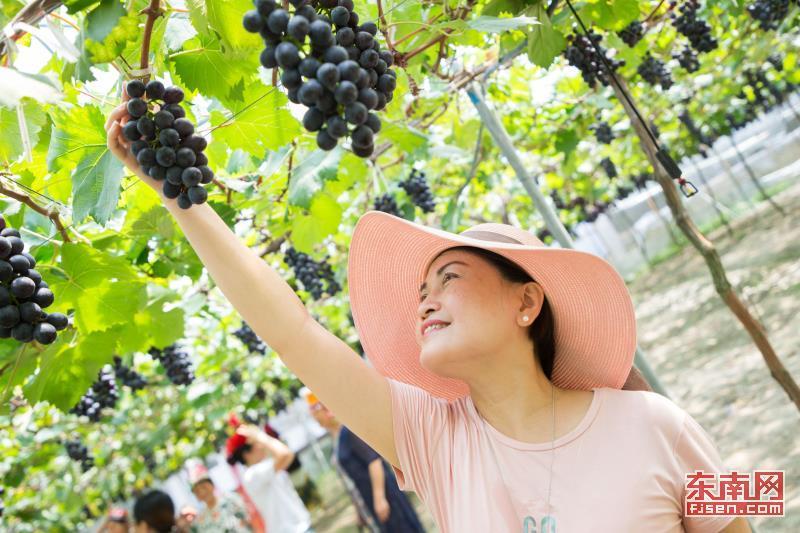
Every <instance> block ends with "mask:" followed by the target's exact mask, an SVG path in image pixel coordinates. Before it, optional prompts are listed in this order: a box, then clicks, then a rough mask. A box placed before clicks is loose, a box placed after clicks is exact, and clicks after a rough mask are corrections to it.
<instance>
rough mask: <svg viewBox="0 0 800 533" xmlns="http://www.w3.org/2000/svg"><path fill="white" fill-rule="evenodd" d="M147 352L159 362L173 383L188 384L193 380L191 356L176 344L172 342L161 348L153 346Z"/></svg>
mask: <svg viewBox="0 0 800 533" xmlns="http://www.w3.org/2000/svg"><path fill="white" fill-rule="evenodd" d="M147 353H149V354H150V356H151V357H152V358H153V359H156V360H157V361H159V362H160V363H161V366H163V367H164V370H166V372H167V378H169V380H170V381H171V382H172V384H173V385H189V384H191V383H192V381H194V369H193V368H192V360H191V357H190V356H189V353H188V352H186V351H185V350H183V349H181V348H180V347H179V346H178V345H176V344H172V345H170V346H167V347H166V348H164V349H163V350H159V349H158V348H155V347H153V348H150V350H149V351H148V352H147Z"/></svg>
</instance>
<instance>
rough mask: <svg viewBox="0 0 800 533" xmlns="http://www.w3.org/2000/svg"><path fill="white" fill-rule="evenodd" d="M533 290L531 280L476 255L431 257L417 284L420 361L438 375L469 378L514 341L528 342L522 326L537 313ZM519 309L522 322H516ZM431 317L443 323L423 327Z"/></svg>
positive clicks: (448, 253)
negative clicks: (510, 276)
mask: <svg viewBox="0 0 800 533" xmlns="http://www.w3.org/2000/svg"><path fill="white" fill-rule="evenodd" d="M526 288H527V290H526ZM537 295H538V298H540V299H541V298H543V293H542V291H541V288H540V287H539V286H538V285H537V284H536V283H534V282H531V283H526V284H519V283H516V284H515V283H510V282H507V281H505V280H504V279H503V278H502V276H501V274H500V272H499V271H498V270H497V269H496V268H495V267H494V265H492V264H491V263H489V262H488V261H486V260H485V259H483V258H482V257H480V256H477V255H474V254H471V253H469V252H466V251H463V250H452V251H445V252H444V253H442V254H441V255H439V256H438V257H437V258H436V259H435V260H434V261H433V262H432V263H431V265H430V267H429V268H428V272H427V273H426V277H425V280H424V285H423V286H422V287H421V288H420V304H419V307H418V310H417V311H418V313H417V328H416V337H417V342H418V343H419V344H420V347H421V349H420V364H421V365H422V367H423V368H425V369H427V370H429V371H431V372H433V373H435V374H437V375H439V376H442V377H450V378H456V379H463V380H465V381H469V377H470V376H473V375H475V374H476V373H477V372H480V371H481V369H482V368H485V366H484V365H486V364H487V363H496V362H497V358H498V357H500V355H501V354H500V353H499V352H500V351H501V350H503V349H504V348H507V347H509V346H513V342H521V343H525V342H528V341H527V340H526V339H527V331H526V330H525V328H524V326H526V325H527V324H531V323H533V321H534V320H535V318H536V316H538V312H539V309H540V308H541V300H539V301H538V302H537ZM531 296H532V297H531ZM537 303H538V306H537ZM531 304H532V307H531V308H526V306H531ZM523 314H525V315H528V317H529V320H528V321H527V323H523V322H521V320H522V315H523ZM431 319H432V320H440V321H442V322H445V323H446V324H447V325H445V326H444V327H441V329H433V330H428V331H427V332H425V331H423V324H425V322H426V321H428V320H431ZM489 358H491V360H489Z"/></svg>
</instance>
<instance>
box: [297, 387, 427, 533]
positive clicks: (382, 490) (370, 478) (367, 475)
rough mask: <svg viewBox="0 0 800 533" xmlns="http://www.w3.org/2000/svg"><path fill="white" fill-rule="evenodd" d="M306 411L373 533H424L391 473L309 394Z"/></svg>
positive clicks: (378, 456) (359, 440)
mask: <svg viewBox="0 0 800 533" xmlns="http://www.w3.org/2000/svg"><path fill="white" fill-rule="evenodd" d="M306 401H307V402H308V406H309V410H310V411H311V415H312V416H313V417H314V419H315V420H316V421H317V423H319V425H320V426H322V427H323V428H325V430H327V431H328V432H329V433H330V434H331V437H332V438H333V464H334V466H335V467H336V468H337V469H341V470H342V471H343V472H344V475H345V476H346V478H347V479H349V480H350V481H352V483H353V484H354V486H355V489H356V491H357V493H358V494H357V496H358V499H357V500H356V501H357V502H358V504H357V508H359V510H360V511H361V509H360V507H358V505H359V504H363V507H364V509H363V512H364V513H365V514H366V515H367V516H366V517H365V518H366V520H365V522H366V523H367V524H368V527H369V528H370V531H374V532H376V533H378V532H379V533H424V531H425V529H424V528H423V527H422V523H421V522H420V520H419V518H418V517H417V513H416V511H414V508H413V507H412V506H411V502H409V501H408V497H406V495H405V494H403V491H401V490H400V488H399V487H398V486H397V481H396V480H395V477H394V475H393V474H392V471H391V469H390V467H389V465H387V464H386V463H385V462H384V461H383V459H382V458H381V456H380V455H378V453H377V452H376V451H375V450H373V449H372V448H370V447H369V446H368V445H367V444H366V443H365V442H364V441H363V440H361V439H359V438H358V437H357V436H356V435H354V434H353V432H352V431H350V430H349V429H347V427H346V426H343V425H342V424H341V423H340V422H339V421H338V420H337V419H336V416H335V415H334V414H333V413H332V412H331V411H330V409H328V408H327V407H325V404H323V403H322V402H320V401H319V399H318V398H317V397H316V395H315V394H314V393H313V392H308V393H307V394H306Z"/></svg>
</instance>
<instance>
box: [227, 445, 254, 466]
mask: <svg viewBox="0 0 800 533" xmlns="http://www.w3.org/2000/svg"><path fill="white" fill-rule="evenodd" d="M252 449H253V445H252V444H250V443H249V442H248V443H245V444H242V445H241V446H239V447H238V448H236V451H235V452H233V453H232V454H231V455H230V457H228V464H229V465H235V464H236V463H242V464H243V465H245V466H247V462H246V461H245V460H244V453H245V452H249V451H250V450H252Z"/></svg>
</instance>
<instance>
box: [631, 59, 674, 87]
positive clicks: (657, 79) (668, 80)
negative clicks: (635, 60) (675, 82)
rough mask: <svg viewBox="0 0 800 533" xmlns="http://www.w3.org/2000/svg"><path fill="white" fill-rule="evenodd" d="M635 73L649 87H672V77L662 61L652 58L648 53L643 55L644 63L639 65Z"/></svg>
mask: <svg viewBox="0 0 800 533" xmlns="http://www.w3.org/2000/svg"><path fill="white" fill-rule="evenodd" d="M636 72H638V73H639V75H640V76H641V77H642V78H644V80H645V81H646V82H647V83H649V84H650V85H661V88H662V89H669V88H670V87H672V75H671V74H670V72H669V70H668V69H667V66H666V65H665V64H664V62H663V61H661V60H659V59H656V58H654V57H653V56H652V55H650V52H648V53H647V54H645V56H644V61H642V62H641V63H639V66H638V67H637V68H636Z"/></svg>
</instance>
